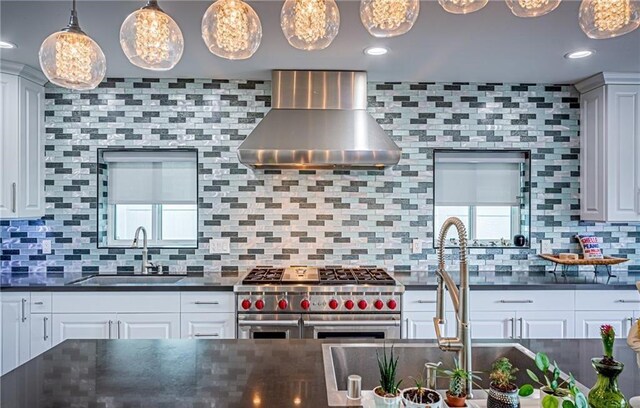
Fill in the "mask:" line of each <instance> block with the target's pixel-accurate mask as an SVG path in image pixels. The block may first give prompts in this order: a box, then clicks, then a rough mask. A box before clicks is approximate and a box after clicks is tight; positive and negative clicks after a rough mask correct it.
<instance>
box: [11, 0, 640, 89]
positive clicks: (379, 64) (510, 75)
mask: <svg viewBox="0 0 640 408" xmlns="http://www.w3.org/2000/svg"><path fill="white" fill-rule="evenodd" d="M70 3H71V1H70V0H68V1H63V2H60V1H53V0H49V1H27V0H22V1H5V0H2V1H0V39H2V40H5V41H11V42H14V43H16V44H17V45H18V48H17V49H15V50H2V54H0V57H1V58H2V59H7V60H13V61H18V62H22V63H26V64H29V65H32V66H34V67H38V49H39V46H40V43H41V42H42V40H43V39H44V38H45V37H46V36H47V35H49V34H50V33H52V32H54V31H57V30H59V29H60V28H62V27H64V26H65V25H66V23H67V21H68V16H69V7H70ZM78 3H79V4H78V12H79V17H80V24H81V26H82V28H83V29H84V31H85V32H87V33H88V34H89V35H90V36H91V37H93V38H94V39H95V40H96V41H97V42H98V43H99V44H100V46H101V47H102V50H103V51H104V53H105V55H106V57H107V67H108V68H107V75H108V76H112V77H157V76H161V77H173V78H175V77H191V78H194V77H195V78H233V79H268V78H270V70H271V69H274V68H281V69H292V68H296V69H348V70H367V71H368V72H369V79H370V80H374V81H437V82H441V81H442V82H449V81H461V82H538V83H573V82H576V81H577V80H580V79H582V78H585V77H587V76H590V75H592V74H595V73H597V72H600V71H621V72H624V71H636V72H640V30H636V31H634V32H633V33H631V34H627V35H625V36H622V37H618V38H614V39H609V40H591V39H589V38H587V36H586V35H584V34H583V33H582V31H581V30H580V27H579V25H578V8H579V2H578V1H569V0H564V1H563V2H562V4H561V5H560V7H559V8H558V9H556V10H555V11H553V12H552V13H550V14H548V15H546V16H543V17H538V18H532V19H523V18H518V17H515V16H514V15H512V14H511V12H510V11H509V10H508V8H507V6H506V5H505V4H504V2H503V1H498V0H494V1H491V2H490V3H489V4H488V5H487V6H486V7H485V8H484V9H483V10H480V11H479V12H476V13H473V14H469V15H453V14H449V13H447V12H445V11H444V10H443V9H442V8H441V7H440V6H439V5H438V3H437V2H436V1H423V2H422V3H421V10H420V15H419V17H418V21H417V22H416V24H415V25H414V27H413V29H412V30H411V31H410V32H409V33H408V34H406V35H404V36H400V37H395V38H391V39H376V38H373V37H371V36H370V35H369V34H368V33H367V31H366V30H365V29H364V27H363V26H362V24H361V22H360V17H359V15H358V12H359V2H358V1H355V0H351V1H338V5H339V7H340V15H341V25H340V32H339V34H338V36H337V37H336V39H335V40H334V42H333V44H331V45H330V46H329V47H328V48H327V49H325V50H322V51H315V52H305V51H299V50H296V49H294V48H292V47H291V46H289V44H288V43H287V41H286V39H285V38H284V36H283V34H282V31H281V29H280V22H279V18H280V8H281V6H282V2H281V1H251V2H250V4H251V5H252V6H253V7H254V9H255V10H256V12H257V13H258V15H259V16H260V19H261V21H262V29H263V38H262V44H261V46H260V48H259V49H258V51H257V52H256V54H255V55H254V56H253V57H252V58H250V59H248V60H244V61H228V60H225V59H222V58H219V57H216V56H215V55H213V54H211V53H209V51H208V50H207V48H206V47H205V45H204V42H203V41H202V38H201V36H200V23H201V19H202V15H203V14H204V12H205V10H206V9H207V7H208V6H209V5H210V4H211V2H210V1H204V0H203V1H176V0H174V1H171V0H161V1H160V6H161V7H162V8H163V9H164V10H165V11H166V12H167V13H168V14H170V15H171V16H172V17H173V18H174V19H175V20H176V21H177V23H178V24H179V25H180V27H181V29H182V31H183V34H184V38H185V51H184V55H183V57H182V60H181V61H180V63H178V65H177V66H176V67H175V68H174V69H173V70H171V71H168V72H163V73H156V72H152V71H145V70H142V69H139V68H137V67H135V66H133V65H131V64H130V63H129V62H128V61H127V59H126V58H125V56H124V54H123V52H122V50H121V49H120V46H119V42H118V31H119V29H120V24H121V23H122V21H123V20H124V19H125V17H126V16H127V15H128V14H129V13H130V12H131V11H132V10H134V9H136V8H138V7H140V6H141V5H143V3H144V2H143V1H142V0H140V1H99V0H80V1H79V2H78ZM372 45H384V46H386V47H388V48H389V49H390V52H389V53H388V54H387V55H385V56H382V57H370V56H366V55H364V54H363V52H362V50H363V49H364V48H366V47H368V46H372ZM579 48H589V49H592V50H595V51H596V54H595V55H594V56H592V57H590V58H587V59H583V60H567V59H565V58H563V55H564V54H565V53H567V52H569V51H572V50H575V49H579Z"/></svg>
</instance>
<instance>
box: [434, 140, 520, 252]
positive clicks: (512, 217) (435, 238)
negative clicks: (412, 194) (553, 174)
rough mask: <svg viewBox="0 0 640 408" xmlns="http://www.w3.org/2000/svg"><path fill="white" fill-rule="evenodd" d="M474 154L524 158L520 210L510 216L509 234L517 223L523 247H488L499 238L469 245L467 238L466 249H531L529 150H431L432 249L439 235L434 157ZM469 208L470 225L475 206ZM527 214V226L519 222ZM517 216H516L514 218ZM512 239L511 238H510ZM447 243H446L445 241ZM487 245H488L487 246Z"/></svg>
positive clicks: (470, 232)
mask: <svg viewBox="0 0 640 408" xmlns="http://www.w3.org/2000/svg"><path fill="white" fill-rule="evenodd" d="M474 152H482V153H496V154H500V153H519V154H522V156H523V157H524V160H525V163H524V166H523V167H522V169H521V171H522V170H524V172H525V175H524V188H525V190H526V191H525V192H524V193H523V196H521V197H520V203H521V204H520V208H519V209H516V211H517V214H514V213H513V212H512V214H511V221H512V225H511V233H512V235H513V231H514V230H515V228H514V227H515V225H514V223H516V222H518V223H519V226H520V234H521V235H524V236H525V245H524V246H521V247H518V246H515V245H513V242H512V243H511V245H510V246H502V245H496V246H493V245H490V243H491V242H495V241H499V240H500V238H496V239H490V240H485V239H483V240H479V239H478V240H476V241H477V242H478V243H482V244H484V245H471V243H472V242H473V240H474V239H475V238H469V239H468V243H467V247H468V248H500V249H509V248H511V249H530V248H531V158H532V156H531V150H530V149H432V154H431V163H432V174H433V178H432V185H433V196H432V197H431V198H432V203H433V211H432V224H433V241H432V243H433V248H434V249H437V248H438V242H437V241H438V236H439V234H440V227H441V225H436V182H435V177H436V176H435V174H436V155H437V154H438V153H474ZM467 207H468V208H469V220H470V221H469V222H470V224H474V223H475V222H476V221H475V211H473V212H472V210H471V209H472V208H474V207H475V206H472V205H468V206H467ZM525 211H526V212H527V213H528V215H527V220H528V225H527V224H523V223H521V222H520V219H521V218H522V215H523V212H525ZM516 215H517V216H516ZM466 227H467V228H468V234H469V237H473V236H474V235H475V231H474V230H473V227H474V226H473V225H467V226H466ZM512 238H513V237H512ZM445 242H447V241H445ZM487 244H489V245H487ZM445 248H457V246H453V245H448V244H445Z"/></svg>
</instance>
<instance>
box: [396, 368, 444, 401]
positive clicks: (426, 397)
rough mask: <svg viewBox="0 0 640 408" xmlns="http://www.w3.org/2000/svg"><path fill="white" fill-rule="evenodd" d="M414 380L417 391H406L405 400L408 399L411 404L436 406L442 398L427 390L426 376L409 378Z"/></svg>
mask: <svg viewBox="0 0 640 408" xmlns="http://www.w3.org/2000/svg"><path fill="white" fill-rule="evenodd" d="M409 378H411V380H413V383H414V384H415V386H416V389H415V391H413V390H405V391H404V392H405V398H407V399H408V400H409V401H411V402H416V403H420V404H425V403H426V404H435V403H436V402H438V401H439V400H440V396H439V395H438V393H437V392H435V391H433V390H430V389H428V388H425V384H426V380H425V378H424V375H422V374H420V375H419V376H418V377H409Z"/></svg>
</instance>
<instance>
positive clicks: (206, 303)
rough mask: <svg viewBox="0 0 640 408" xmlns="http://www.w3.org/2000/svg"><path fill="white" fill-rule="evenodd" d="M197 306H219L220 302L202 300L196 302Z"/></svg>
mask: <svg viewBox="0 0 640 408" xmlns="http://www.w3.org/2000/svg"><path fill="white" fill-rule="evenodd" d="M193 303H195V304H196V305H219V304H220V302H217V301H214V302H203V301H201V300H196V301H195V302H193Z"/></svg>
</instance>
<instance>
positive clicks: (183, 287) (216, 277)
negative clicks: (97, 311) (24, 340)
mask: <svg viewBox="0 0 640 408" xmlns="http://www.w3.org/2000/svg"><path fill="white" fill-rule="evenodd" d="M100 276H102V275H100ZM163 276H168V275H163ZM171 276H183V279H181V280H180V281H179V282H176V283H172V284H159V285H153V284H141V285H82V284H77V285H71V284H70V283H71V282H74V281H76V280H78V279H81V278H84V277H87V276H82V275H81V274H66V275H65V277H64V278H47V277H45V276H41V275H33V276H31V277H29V278H18V279H11V280H9V281H4V282H2V284H0V291H3V292H21V291H28V292H37V291H42V292H81V291H90V292H113V291H119V292H122V291H136V292H137V291H144V292H162V291H164V292H171V291H225V292H232V291H233V285H235V284H236V283H238V281H239V280H240V278H239V277H237V276H233V277H226V276H222V275H221V274H219V273H206V274H195V275H192V274H189V275H171Z"/></svg>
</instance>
